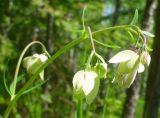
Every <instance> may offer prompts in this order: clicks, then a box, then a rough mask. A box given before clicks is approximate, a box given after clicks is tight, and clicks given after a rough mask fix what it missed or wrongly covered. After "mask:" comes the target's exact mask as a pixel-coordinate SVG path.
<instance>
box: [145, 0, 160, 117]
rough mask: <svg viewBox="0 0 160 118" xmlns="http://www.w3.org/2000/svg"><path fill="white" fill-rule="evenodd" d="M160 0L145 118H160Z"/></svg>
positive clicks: (148, 81) (159, 2) (159, 0)
mask: <svg viewBox="0 0 160 118" xmlns="http://www.w3.org/2000/svg"><path fill="white" fill-rule="evenodd" d="M159 31H160V0H158V6H157V10H156V19H155V41H154V44H153V52H152V55H151V57H152V61H151V66H150V70H149V76H148V80H147V88H146V96H145V106H144V113H143V118H158V106H159V99H160V92H159V90H160V47H159V46H160V32H159Z"/></svg>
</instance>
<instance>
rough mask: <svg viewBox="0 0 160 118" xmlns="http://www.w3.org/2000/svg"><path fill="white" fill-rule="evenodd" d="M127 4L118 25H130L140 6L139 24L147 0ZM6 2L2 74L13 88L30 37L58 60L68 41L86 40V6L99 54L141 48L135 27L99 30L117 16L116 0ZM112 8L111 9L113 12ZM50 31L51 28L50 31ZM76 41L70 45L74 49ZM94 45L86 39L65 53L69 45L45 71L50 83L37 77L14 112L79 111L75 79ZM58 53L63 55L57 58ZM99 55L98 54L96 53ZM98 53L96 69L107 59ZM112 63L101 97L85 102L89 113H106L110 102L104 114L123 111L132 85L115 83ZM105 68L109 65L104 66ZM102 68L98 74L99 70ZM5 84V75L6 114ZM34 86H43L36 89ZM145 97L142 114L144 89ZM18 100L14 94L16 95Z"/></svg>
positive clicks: (0, 28) (1, 25) (0, 97)
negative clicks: (115, 14) (88, 102)
mask: <svg viewBox="0 0 160 118" xmlns="http://www.w3.org/2000/svg"><path fill="white" fill-rule="evenodd" d="M108 3H109V4H108ZM123 3H124V4H122V6H121V9H120V13H119V16H120V17H119V19H118V21H117V23H116V24H119V25H122V24H125V25H126V24H129V23H130V22H131V19H132V17H133V14H134V10H135V9H139V11H140V15H139V20H138V19H137V12H136V13H135V14H136V15H135V16H134V18H133V20H132V25H135V23H136V22H137V24H139V23H140V20H141V17H142V11H143V9H142V8H144V2H142V1H141V0H134V1H133V2H128V1H126V0H123ZM133 4H134V5H133ZM0 6H2V7H1V9H2V10H0V13H1V14H2V15H1V18H0V32H1V33H0V39H1V40H0V52H1V53H0V71H1V72H0V74H1V77H2V76H3V73H5V81H6V86H8V87H9V86H10V85H11V84H10V83H11V82H12V80H13V75H14V71H15V68H16V63H17V60H18V58H19V55H20V53H21V52H22V50H23V48H24V47H25V46H26V45H27V44H28V43H29V42H31V41H35V40H38V41H41V42H42V43H43V44H44V45H45V46H46V48H47V50H48V51H49V53H50V54H53V55H55V57H53V58H52V59H51V60H52V61H53V60H54V59H56V58H57V57H58V56H60V54H62V52H61V53H60V54H58V53H56V52H57V51H59V50H60V49H61V48H62V47H63V46H64V45H66V44H67V43H69V42H72V41H75V40H76V39H78V38H79V37H81V36H82V38H84V39H86V36H88V31H87V28H86V29H83V28H84V27H83V21H82V19H81V16H82V12H83V11H82V10H83V8H84V7H85V6H87V9H86V10H85V14H84V25H85V26H88V25H89V26H90V28H91V29H92V35H93V41H94V45H95V49H96V52H97V53H96V54H98V55H101V57H103V60H104V62H107V61H108V60H109V59H110V58H111V57H112V56H113V55H114V54H115V53H116V52H118V51H120V50H123V49H128V48H131V47H133V46H135V45H137V47H141V43H142V42H141V41H139V37H140V36H139V35H137V34H133V33H132V31H130V30H129V29H132V28H128V29H127V28H126V29H125V28H122V29H120V30H106V31H105V32H103V33H101V34H100V35H96V32H95V31H97V30H98V31H99V30H101V29H103V28H106V27H108V26H112V21H113V19H114V18H113V14H114V10H113V9H114V2H113V1H111V0H109V1H107V2H105V1H103V0H100V1H89V0H88V1H84V0H80V1H79V2H75V1H73V0H65V1H59V0H51V1H42V0H36V1H35V0H30V1H15V0H13V1H12V0H11V1H10V2H6V1H5V0H3V2H1V3H0ZM109 6H110V7H109ZM110 10H111V11H112V12H111V11H110ZM108 11H110V12H109V13H107V12H108ZM50 27H51V28H50ZM133 29H134V28H133ZM84 30H85V33H84ZM48 31H50V32H51V33H48ZM94 33H95V34H94ZM141 33H142V34H145V35H148V36H151V37H152V34H150V33H148V32H145V31H142V32H141ZM49 35H50V36H49ZM48 37H51V38H48ZM88 37H89V36H88ZM88 37H87V38H88ZM79 41H80V40H79ZM136 42H137V43H136ZM78 43H79V42H78ZM151 43H152V41H150V40H149V47H150V44H151ZM68 46H69V45H68ZM72 46H73V43H72ZM72 46H70V48H71V47H72ZM92 48H93V47H92V46H91V45H90V40H83V41H82V42H81V43H79V45H77V46H75V47H73V48H72V49H70V50H69V52H68V53H64V52H65V51H67V49H69V48H67V47H65V48H64V50H62V51H64V52H63V53H64V54H63V55H61V56H60V57H59V58H58V59H57V60H55V61H54V62H53V64H51V65H50V66H49V67H48V68H47V69H46V70H45V75H44V76H45V78H44V79H45V80H48V81H49V82H44V83H45V84H43V83H42V82H41V81H40V80H38V79H36V80H35V81H34V82H33V85H32V86H28V87H29V88H28V90H29V91H28V92H27V91H23V92H26V93H27V94H26V93H25V95H24V96H22V99H19V101H18V102H17V103H16V104H15V107H14V109H13V112H12V114H13V117H21V116H23V115H24V114H25V115H27V116H28V117H32V118H36V117H58V118H61V117H64V116H68V117H74V113H75V111H76V106H75V103H76V102H77V101H76V99H75V98H74V97H73V95H72V93H73V91H72V78H73V75H74V73H76V72H77V71H78V70H81V69H85V68H86V62H87V61H88V58H89V56H88V55H90V53H91V51H92ZM147 48H148V47H147ZM42 51H43V49H42ZM42 51H41V48H40V47H38V46H33V47H32V48H30V50H28V51H27V52H26V54H25V56H29V55H32V54H34V53H35V52H37V53H41V52H42ZM59 52H60V51H59ZM56 54H57V55H58V56H57V57H56ZM96 54H95V55H94V56H95V57H96ZM95 57H93V59H92V61H90V66H91V68H90V69H93V68H94V67H95V68H96V66H97V64H99V63H100V62H101V58H99V57H98V56H97V57H96V58H95ZM97 58H98V59H97ZM102 62H103V61H102ZM50 63H51V61H50ZM96 63H97V64H96ZM48 64H49V62H48ZM103 64H104V63H103ZM108 65H109V66H110V68H109V69H108V68H107V79H101V80H100V81H101V82H100V88H99V89H100V91H99V93H97V94H98V95H97V97H96V98H95V95H94V97H93V96H91V97H90V98H91V99H92V98H95V100H94V102H93V103H92V104H90V105H87V104H86V103H84V105H83V107H84V108H83V112H84V115H85V116H86V117H87V116H88V117H99V116H100V115H101V114H103V110H104V106H106V109H105V112H104V117H109V118H116V117H120V116H121V113H122V109H123V102H124V99H125V90H126V89H124V88H120V87H118V86H117V85H116V84H113V83H111V81H112V80H113V76H114V73H115V70H114V68H112V65H111V64H108ZM97 68H100V67H97ZM38 70H39V69H38ZM93 70H94V69H93ZM95 70H96V69H95ZM19 71H20V72H19V73H26V71H25V69H24V68H23V67H20V70H19ZM102 71H104V70H103V69H102ZM96 72H97V73H98V71H96ZM100 73H101V72H100ZM102 73H105V72H102ZM34 74H35V73H34ZM146 74H147V73H146ZM99 75H101V74H99ZM104 75H105V74H104ZM101 76H103V75H101ZM143 76H145V75H142V76H141V78H143ZM103 77H104V76H103ZM29 78H30V75H25V76H24V77H23V78H22V79H21V81H20V82H18V83H17V88H16V92H17V91H19V90H20V89H21V87H22V86H23V85H24V84H25V83H26V82H27V81H28V80H29ZM35 78H36V77H35ZM3 83H4V82H3V79H1V80H0V91H1V92H2V94H0V104H2V108H0V111H1V112H0V115H2V114H3V113H4V111H5V109H4V108H6V106H7V105H8V103H9V101H10V98H9V96H8V94H7V92H6V91H5V89H4V88H5V86H4V84H3ZM34 86H37V87H36V88H34V89H33V90H32V88H33V87H34ZM40 86H41V87H40ZM30 90H31V91H30ZM14 94H15V93H14ZM141 97H142V98H141V99H140V100H138V103H140V104H141V105H140V106H137V110H136V116H139V114H140V113H141V112H142V111H141V110H138V109H140V108H142V107H141V106H143V94H142V96H141ZM13 99H14V97H13V98H12V100H13ZM91 101H92V100H91ZM33 104H34V105H33ZM139 107H140V108H139Z"/></svg>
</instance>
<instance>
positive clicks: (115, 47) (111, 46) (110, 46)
mask: <svg viewBox="0 0 160 118" xmlns="http://www.w3.org/2000/svg"><path fill="white" fill-rule="evenodd" d="M93 41H94V42H96V43H98V44H100V45H102V46H104V47H108V48H113V49H118V48H120V47H119V46H117V45H109V44H105V43H101V42H100V41H98V40H96V39H93Z"/></svg>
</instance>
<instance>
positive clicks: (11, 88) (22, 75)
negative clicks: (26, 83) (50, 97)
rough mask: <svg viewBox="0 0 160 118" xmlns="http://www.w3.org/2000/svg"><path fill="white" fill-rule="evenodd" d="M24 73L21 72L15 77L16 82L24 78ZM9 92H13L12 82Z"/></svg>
mask: <svg viewBox="0 0 160 118" xmlns="http://www.w3.org/2000/svg"><path fill="white" fill-rule="evenodd" d="M24 76H25V74H21V75H20V76H18V77H17V82H19V81H21V80H22V79H23V78H24ZM9 90H10V93H11V94H12V92H13V82H12V83H11V84H10V87H9Z"/></svg>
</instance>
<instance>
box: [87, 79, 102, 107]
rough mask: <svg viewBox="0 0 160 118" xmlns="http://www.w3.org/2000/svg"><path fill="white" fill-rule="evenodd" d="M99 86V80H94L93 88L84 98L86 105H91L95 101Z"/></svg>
mask: <svg viewBox="0 0 160 118" xmlns="http://www.w3.org/2000/svg"><path fill="white" fill-rule="evenodd" d="M99 85H100V80H99V78H96V79H95V86H94V88H93V89H92V91H91V92H90V93H89V94H88V95H87V96H86V102H87V104H91V103H92V102H93V100H94V99H95V97H96V96H97V94H98V91H99Z"/></svg>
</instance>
